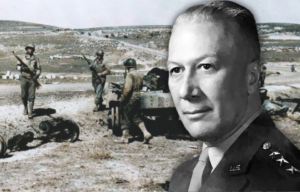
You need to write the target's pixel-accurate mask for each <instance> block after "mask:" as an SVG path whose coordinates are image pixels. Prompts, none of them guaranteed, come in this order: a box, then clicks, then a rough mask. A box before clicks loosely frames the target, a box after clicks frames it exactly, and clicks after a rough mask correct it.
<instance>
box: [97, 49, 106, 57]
mask: <svg viewBox="0 0 300 192" xmlns="http://www.w3.org/2000/svg"><path fill="white" fill-rule="evenodd" d="M96 55H102V56H103V55H104V51H103V50H100V51H97V52H96Z"/></svg>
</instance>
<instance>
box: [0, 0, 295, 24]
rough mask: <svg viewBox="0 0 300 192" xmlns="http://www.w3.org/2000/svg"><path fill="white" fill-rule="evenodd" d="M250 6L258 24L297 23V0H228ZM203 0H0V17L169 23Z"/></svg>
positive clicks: (38, 20) (44, 21)
mask: <svg viewBox="0 0 300 192" xmlns="http://www.w3.org/2000/svg"><path fill="white" fill-rule="evenodd" d="M232 1H235V2H237V3H240V4H241V5H243V6H245V7H247V8H248V9H250V10H251V11H252V12H253V14H254V15H255V17H256V20H257V22H258V23H265V22H284V23H298V24H300V12H299V8H300V0H232ZM202 2H207V0H25V1H22V0H0V3H1V11H0V20H17V21H26V22H33V23H39V24H46V25H52V26H57V27H64V28H92V27H108V26H132V25H172V24H173V22H174V20H175V18H176V16H177V15H178V14H179V13H181V12H182V11H184V10H186V9H187V8H189V7H191V6H193V5H196V4H199V3H202Z"/></svg>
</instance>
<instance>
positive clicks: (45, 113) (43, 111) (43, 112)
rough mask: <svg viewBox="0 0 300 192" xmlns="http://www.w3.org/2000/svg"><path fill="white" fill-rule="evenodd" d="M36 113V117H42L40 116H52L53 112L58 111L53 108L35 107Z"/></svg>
mask: <svg viewBox="0 0 300 192" xmlns="http://www.w3.org/2000/svg"><path fill="white" fill-rule="evenodd" d="M34 113H35V117H40V116H50V115H52V114H55V113H56V110H55V109H52V108H46V109H43V108H38V109H34Z"/></svg>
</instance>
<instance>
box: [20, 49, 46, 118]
mask: <svg viewBox="0 0 300 192" xmlns="http://www.w3.org/2000/svg"><path fill="white" fill-rule="evenodd" d="M28 48H31V49H33V50H34V49H35V46H34V45H28V46H26V48H25V49H28ZM20 59H21V60H22V62H23V63H24V64H25V65H22V63H21V62H18V63H17V68H18V70H19V71H20V75H21V77H20V85H21V99H22V101H23V104H24V111H23V114H24V115H27V114H28V117H29V118H32V110H33V106H34V101H35V91H36V88H37V87H36V83H35V81H36V80H37V79H38V77H39V76H40V74H41V65H40V62H39V59H38V58H37V57H36V56H35V55H34V54H32V55H29V54H25V55H23V56H21V57H20ZM28 102H29V108H28V107H27V104H28Z"/></svg>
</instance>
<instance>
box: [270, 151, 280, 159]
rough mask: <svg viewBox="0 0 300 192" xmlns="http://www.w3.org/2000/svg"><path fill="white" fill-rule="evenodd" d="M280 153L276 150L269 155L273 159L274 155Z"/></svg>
mask: <svg viewBox="0 0 300 192" xmlns="http://www.w3.org/2000/svg"><path fill="white" fill-rule="evenodd" d="M279 154H280V153H279V152H278V151H274V152H273V153H271V154H270V155H269V156H271V158H272V159H274V158H275V157H276V155H279Z"/></svg>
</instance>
